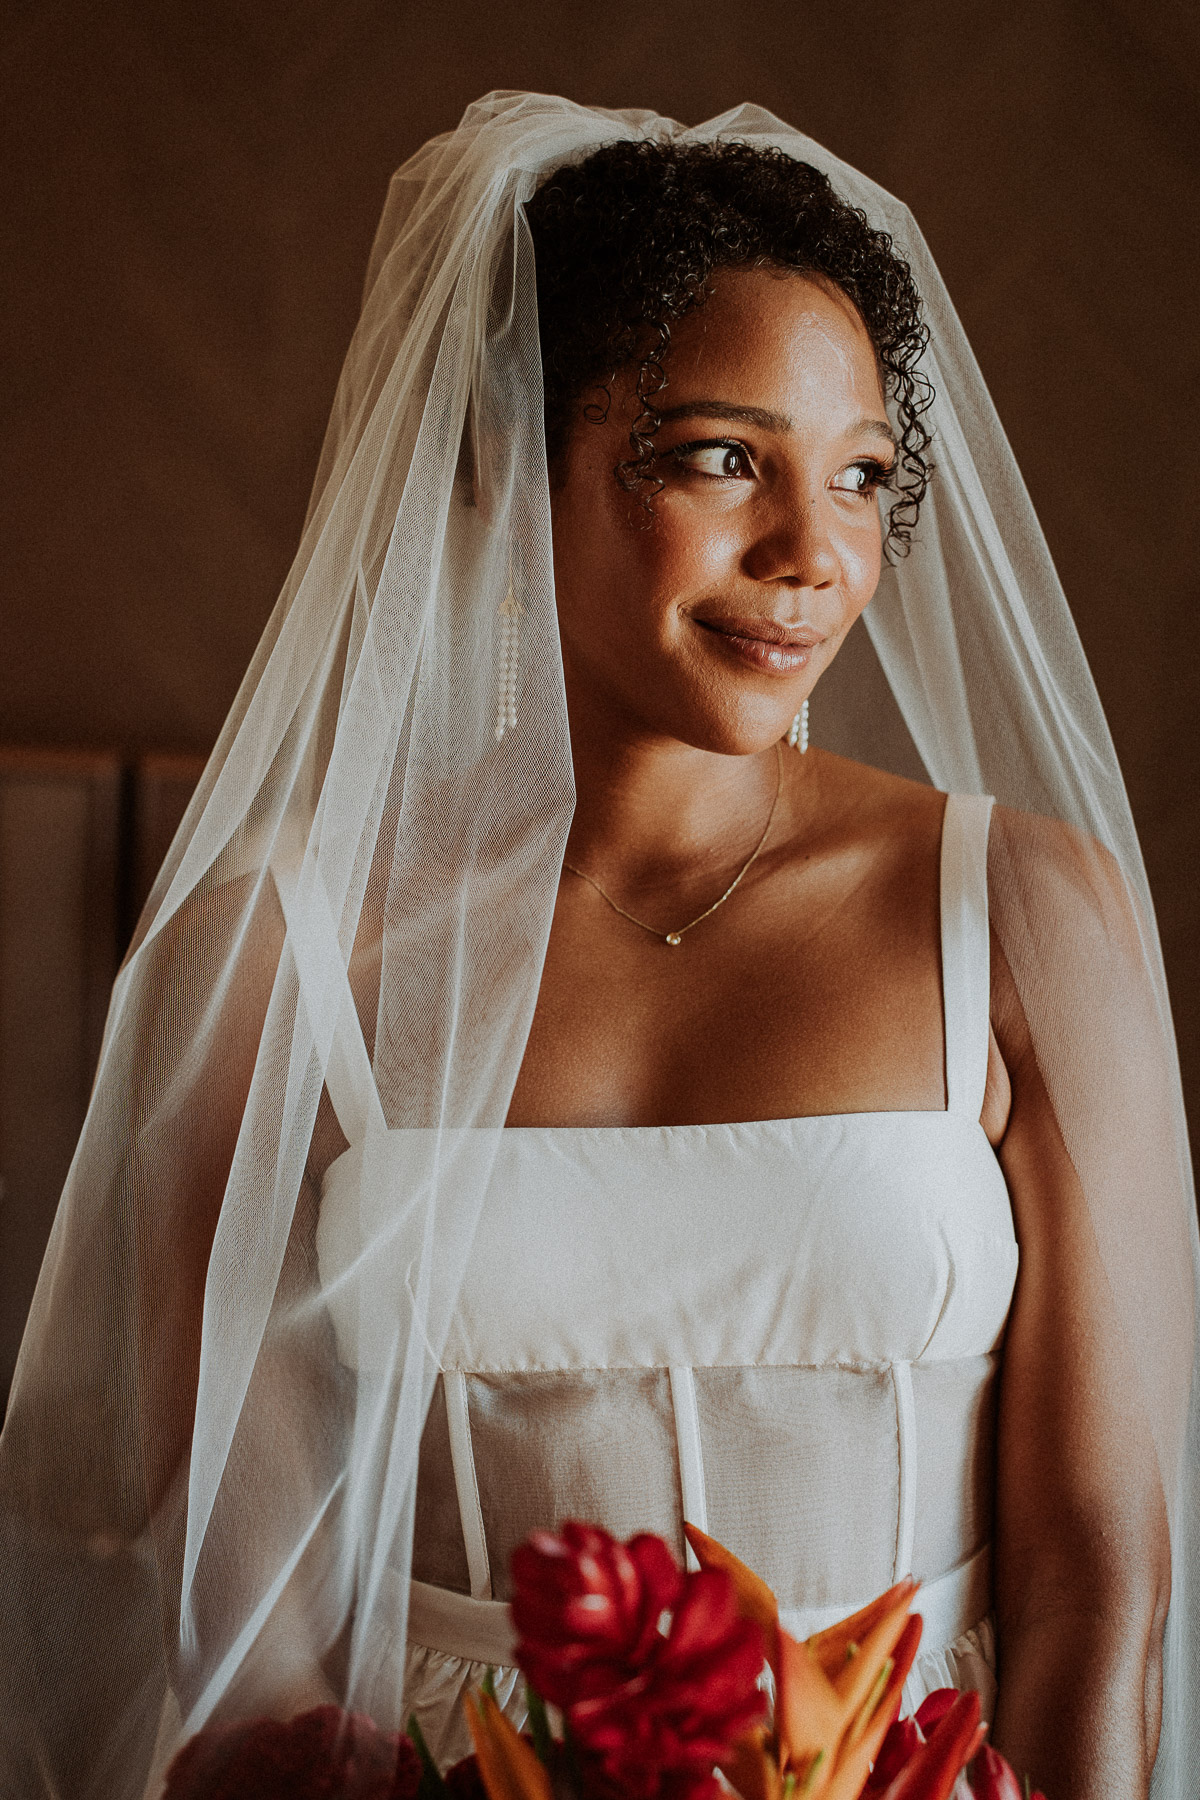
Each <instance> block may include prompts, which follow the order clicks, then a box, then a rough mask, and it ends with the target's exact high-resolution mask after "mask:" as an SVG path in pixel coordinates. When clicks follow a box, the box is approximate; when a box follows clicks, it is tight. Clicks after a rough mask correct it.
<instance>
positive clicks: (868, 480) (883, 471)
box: [850, 456, 896, 494]
mask: <svg viewBox="0 0 1200 1800" xmlns="http://www.w3.org/2000/svg"><path fill="white" fill-rule="evenodd" d="M850 466H851V468H852V469H861V470H862V472H863V475H864V477H865V479H864V481H863V484H862V486H861V487H860V488H857V489H854V490H852V491H854V492H856V493H859V494H873V493H875V492H876V490H877V489H879V488H885V487H888V486H889V485H890V483H891V479H892V476H893V475H894V474H895V473H896V465H895V463H894V462H890V463H883V462H879V461H878V460H877V459H876V458H875V457H873V456H868V457H860V458H859V460H858V461H857V462H856V463H851V465H850Z"/></svg>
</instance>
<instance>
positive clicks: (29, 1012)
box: [0, 750, 121, 1395]
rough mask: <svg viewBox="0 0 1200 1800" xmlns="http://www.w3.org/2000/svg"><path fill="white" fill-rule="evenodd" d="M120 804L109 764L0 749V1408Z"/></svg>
mask: <svg viewBox="0 0 1200 1800" xmlns="http://www.w3.org/2000/svg"><path fill="white" fill-rule="evenodd" d="M120 797H121V770H120V765H119V763H118V761H117V759H116V757H114V756H108V755H104V754H99V753H79V754H76V753H70V752H54V751H17V750H0V1184H2V1185H0V1395H6V1394H7V1392H8V1386H9V1381H10V1379H11V1376H12V1370H13V1365H14V1363H15V1361H16V1354H17V1347H18V1344H19V1343H20V1337H21V1332H22V1330H23V1328H24V1323H25V1315H26V1313H27V1311H28V1308H29V1302H30V1300H31V1299H32V1296H33V1289H34V1284H35V1282H36V1280H37V1273H38V1269H39V1267H40V1266H41V1260H42V1253H43V1251H44V1249H45V1244H46V1238H47V1236H48V1235H49V1231H50V1226H51V1223H52V1221H53V1218H54V1211H55V1208H56V1206H57V1204H58V1197H59V1193H60V1191H61V1189H62V1184H63V1181H64V1179H65V1177H66V1173H67V1170H68V1168H69V1166H70V1162H71V1157H72V1154H73V1152H74V1149H75V1141H76V1139H77V1137H78V1135H79V1129H80V1126H81V1125H82V1123H83V1116H84V1113H85V1111H86V1108H87V1100H88V1092H89V1089H90V1087H91V1081H92V1075H93V1072H94V1069H95V1066H96V1058H97V1055H98V1054H99V1049H100V1039H101V1035H102V1033H103V1029H104V1018H105V1013H106V1011H107V1008H108V997H109V990H110V988H111V986H112V980H113V975H114V973H115V970H116V952H117V904H118V843H119V825H120Z"/></svg>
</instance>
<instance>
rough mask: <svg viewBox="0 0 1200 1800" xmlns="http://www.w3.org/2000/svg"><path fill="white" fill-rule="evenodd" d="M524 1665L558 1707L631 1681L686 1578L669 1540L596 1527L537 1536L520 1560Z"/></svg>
mask: <svg viewBox="0 0 1200 1800" xmlns="http://www.w3.org/2000/svg"><path fill="white" fill-rule="evenodd" d="M512 1577H513V1601H512V1615H513V1622H514V1624H515V1625H516V1628H517V1632H518V1634H519V1638H520V1642H519V1643H518V1646H517V1661H518V1663H519V1664H520V1666H521V1668H522V1669H523V1670H524V1672H525V1675H526V1676H527V1678H528V1679H529V1681H530V1683H531V1684H532V1686H533V1687H534V1688H535V1689H536V1691H537V1692H538V1693H539V1694H540V1695H541V1696H542V1698H543V1699H544V1700H548V1701H550V1703H551V1704H552V1705H554V1706H561V1707H567V1706H570V1705H571V1704H572V1702H573V1701H574V1700H576V1699H578V1698H581V1697H582V1696H583V1695H584V1694H587V1693H597V1692H601V1693H603V1692H606V1691H608V1690H609V1689H611V1688H613V1687H616V1686H619V1685H620V1684H621V1683H622V1682H624V1681H627V1680H628V1679H629V1676H630V1673H631V1672H632V1671H633V1670H634V1669H636V1668H638V1667H640V1666H641V1664H642V1663H643V1662H644V1661H645V1659H646V1657H647V1655H648V1654H649V1653H650V1651H651V1650H652V1649H653V1647H654V1642H655V1639H656V1638H657V1637H658V1635H659V1632H658V1623H659V1620H660V1618H661V1617H662V1615H663V1613H664V1612H665V1611H668V1610H669V1609H670V1608H672V1607H673V1606H674V1605H675V1603H676V1601H677V1600H678V1598H679V1594H680V1591H681V1589H682V1586H683V1575H682V1573H681V1571H680V1569H679V1568H678V1566H677V1564H676V1562H675V1559H674V1557H673V1556H672V1555H671V1552H670V1550H669V1549H668V1548H667V1546H666V1544H665V1543H664V1542H663V1540H662V1539H661V1538H657V1537H650V1536H648V1535H642V1536H639V1537H634V1538H631V1539H630V1540H629V1542H628V1543H627V1544H621V1543H618V1542H617V1540H616V1539H615V1538H613V1537H611V1536H610V1535H609V1533H608V1532H607V1531H602V1530H600V1529H599V1527H598V1526H595V1525H580V1524H575V1523H569V1524H566V1525H564V1526H563V1528H562V1532H561V1534H560V1535H557V1536H556V1535H555V1534H553V1533H551V1532H548V1531H536V1532H534V1533H533V1535H532V1536H531V1537H530V1538H529V1539H528V1540H527V1541H526V1542H525V1543H524V1544H522V1545H521V1547H520V1549H519V1550H517V1552H516V1554H515V1555H514V1557H513V1559H512Z"/></svg>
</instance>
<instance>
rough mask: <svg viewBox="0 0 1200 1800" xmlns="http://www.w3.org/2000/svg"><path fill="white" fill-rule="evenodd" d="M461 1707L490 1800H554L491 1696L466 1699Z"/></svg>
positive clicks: (528, 1752) (543, 1776) (529, 1752)
mask: <svg viewBox="0 0 1200 1800" xmlns="http://www.w3.org/2000/svg"><path fill="white" fill-rule="evenodd" d="M464 1706H465V1709H466V1714H467V1724H468V1725H469V1726H470V1727H471V1737H472V1740H473V1742H474V1745H475V1755H476V1757H477V1759H478V1762H479V1773H480V1775H481V1776H482V1777H483V1785H484V1786H485V1787H486V1788H487V1791H488V1794H489V1795H490V1797H491V1800H553V1790H552V1789H551V1785H550V1777H549V1775H548V1774H547V1773H546V1771H545V1769H543V1767H542V1765H541V1763H540V1762H539V1761H538V1759H537V1757H536V1756H535V1755H534V1753H533V1751H532V1749H531V1748H530V1746H529V1745H528V1744H527V1743H526V1742H525V1740H524V1738H523V1737H521V1736H520V1734H519V1733H518V1732H517V1731H516V1729H515V1728H514V1726H512V1725H511V1724H510V1723H509V1721H508V1720H507V1719H506V1718H505V1717H504V1714H503V1713H502V1712H501V1711H500V1708H499V1707H498V1706H497V1705H496V1702H495V1701H494V1700H493V1699H492V1697H491V1695H490V1694H479V1695H478V1696H476V1697H475V1698H471V1697H470V1696H468V1698H467V1699H466V1700H465V1701H464Z"/></svg>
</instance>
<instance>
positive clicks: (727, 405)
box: [658, 400, 900, 450]
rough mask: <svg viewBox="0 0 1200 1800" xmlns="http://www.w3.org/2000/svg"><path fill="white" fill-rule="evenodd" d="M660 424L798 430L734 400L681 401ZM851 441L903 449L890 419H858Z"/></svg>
mask: <svg viewBox="0 0 1200 1800" xmlns="http://www.w3.org/2000/svg"><path fill="white" fill-rule="evenodd" d="M658 417H659V422H660V424H663V425H668V424H670V422H671V420H672V419H698V418H705V419H726V420H728V421H730V422H731V423H733V424H737V425H757V427H758V429H759V430H760V431H778V432H781V433H782V432H788V431H792V430H793V429H794V424H793V421H792V420H791V419H790V418H789V417H788V415H787V413H778V412H771V411H770V410H769V408H767V407H765V406H739V405H737V404H736V403H735V402H734V401H732V400H681V401H680V403H679V405H678V406H667V407H664V408H663V410H662V411H661V412H660V413H659V415H658ZM846 435H847V437H852V438H862V437H882V438H886V439H887V441H888V443H889V444H891V445H892V447H893V448H894V449H897V450H898V449H899V448H900V446H899V444H898V443H897V441H896V434H895V432H894V431H893V430H892V428H891V426H890V425H889V424H888V422H887V420H886V419H858V420H856V422H855V423H854V424H853V425H852V426H851V427H850V429H849V431H848V432H847V433H846Z"/></svg>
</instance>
